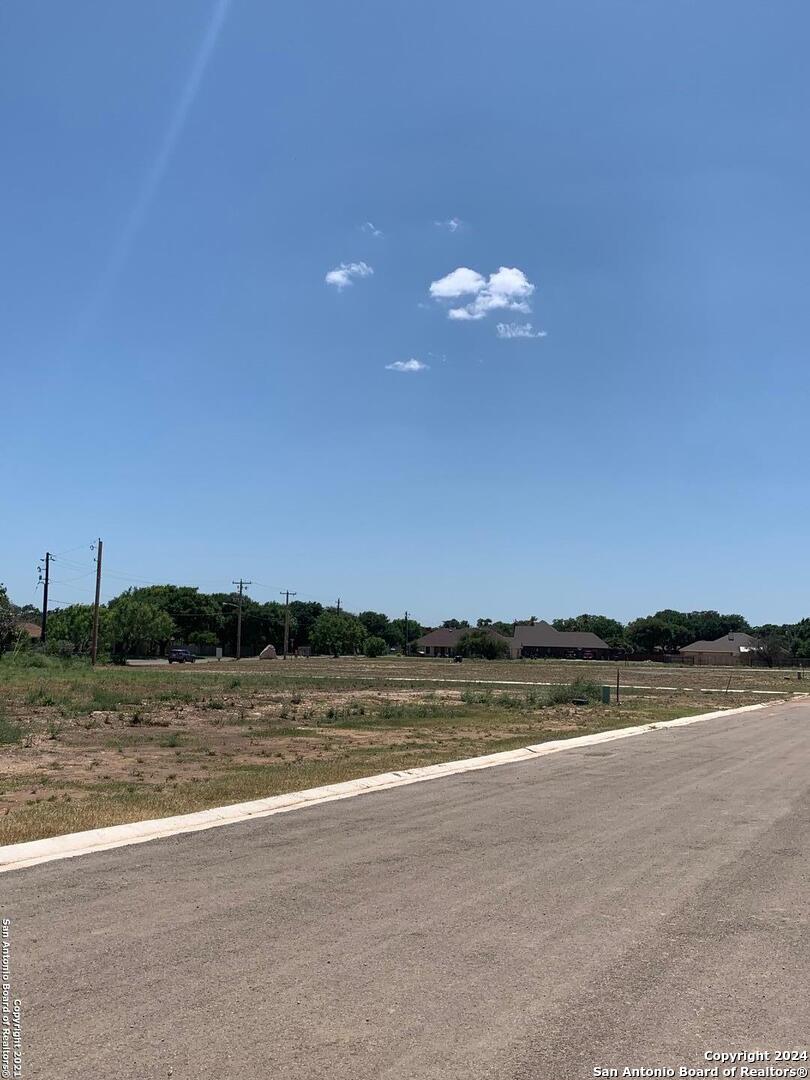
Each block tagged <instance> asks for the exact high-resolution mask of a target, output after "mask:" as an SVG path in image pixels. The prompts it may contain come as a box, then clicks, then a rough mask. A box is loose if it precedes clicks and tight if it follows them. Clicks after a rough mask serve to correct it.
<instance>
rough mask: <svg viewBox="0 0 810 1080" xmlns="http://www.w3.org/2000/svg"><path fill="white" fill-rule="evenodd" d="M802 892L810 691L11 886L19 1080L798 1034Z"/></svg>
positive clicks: (400, 1066) (392, 1066)
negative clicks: (19, 1013) (19, 1004)
mask: <svg viewBox="0 0 810 1080" xmlns="http://www.w3.org/2000/svg"><path fill="white" fill-rule="evenodd" d="M809 897H810V701H806V700H804V701H802V700H799V701H794V702H793V703H791V704H788V705H774V706H772V707H769V708H767V709H764V710H762V711H760V712H755V713H752V714H748V715H743V716H740V717H723V718H720V719H717V720H710V721H706V722H705V723H698V724H694V725H692V726H688V727H684V728H678V729H672V730H660V731H652V732H650V733H649V734H645V735H641V736H638V737H634V738H630V739H624V740H621V741H618V742H615V743H609V744H604V745H598V746H593V747H583V748H581V749H573V750H570V751H565V752H563V753H560V754H558V755H555V756H553V757H548V758H542V759H540V760H538V761H537V762H530V763H527V764H520V765H514V766H512V765H509V766H503V767H500V768H495V769H489V770H485V771H482V772H476V773H467V774H463V775H459V776H455V777H451V778H448V779H443V780H437V781H431V782H428V783H422V784H416V785H413V786H410V787H407V788H402V789H395V790H391V791H387V792H382V793H378V794H374V795H367V796H362V797H359V798H355V799H349V800H347V801H343V802H336V803H331V804H328V805H324V806H322V807H318V808H314V809H310V810H304V811H297V812H294V813H290V814H284V815H280V816H277V817H271V818H266V819H262V820H257V821H254V822H250V823H246V824H240V825H235V826H228V827H225V828H220V829H214V830H211V831H208V832H200V833H194V834H189V835H182V836H178V837H174V838H172V839H169V840H162V841H156V842H153V843H147V844H143V845H138V846H134V847H130V848H121V849H117V850H114V851H109V852H104V853H100V854H97V855H90V856H83V857H80V858H76V859H69V860H65V861H61V862H53V863H49V864H46V865H42V866H39V867H34V868H32V869H29V870H22V871H17V872H12V873H10V874H7V875H4V876H0V898H2V899H1V904H2V911H1V912H0V914H2V915H3V916H4V917H6V918H10V919H11V920H12V925H11V963H12V983H13V992H14V994H15V995H16V996H19V997H20V998H22V1001H23V1047H24V1052H25V1060H24V1072H23V1076H24V1077H25V1078H26V1080H28V1078H31V1080H33V1078H38V1080H74V1078H77V1077H103V1078H104V1080H147V1078H149V1080H151V1078H171V1080H181V1078H182V1080H186V1078H200V1080H202V1078H206V1080H207V1078H214V1077H223V1078H229V1080H231V1078H233V1080H366V1078H367V1080H372V1078H373V1080H379V1078H391V1080H394V1078H396V1080H450V1078H452V1080H478V1078H489V1080H580V1078H581V1080H585V1078H587V1077H591V1076H593V1075H594V1071H593V1070H594V1067H596V1066H600V1067H615V1068H618V1069H619V1075H621V1069H622V1068H623V1067H624V1066H643V1067H656V1066H670V1067H673V1068H675V1069H676V1075H677V1069H678V1067H679V1066H690V1067H693V1068H699V1067H706V1066H707V1065H709V1064H710V1063H709V1062H707V1061H706V1060H704V1053H705V1052H711V1051H738V1050H754V1049H764V1050H771V1051H775V1050H784V1049H792V1048H801V1047H808V1043H809V1042H810V1006H809V1005H808V1002H809V1001H810V992H808V991H809V989H810V988H809V987H808V972H810V919H809V918H808V908H810V900H809V899H808V898H809ZM772 1063H773V1062H772ZM799 1064H803V1065H805V1066H806V1065H807V1064H808V1063H807V1062H803V1063H799ZM738 1075H739V1073H738Z"/></svg>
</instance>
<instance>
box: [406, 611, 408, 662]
mask: <svg viewBox="0 0 810 1080" xmlns="http://www.w3.org/2000/svg"><path fill="white" fill-rule="evenodd" d="M405 655H406V656H407V655H408V612H407V611H406V612H405Z"/></svg>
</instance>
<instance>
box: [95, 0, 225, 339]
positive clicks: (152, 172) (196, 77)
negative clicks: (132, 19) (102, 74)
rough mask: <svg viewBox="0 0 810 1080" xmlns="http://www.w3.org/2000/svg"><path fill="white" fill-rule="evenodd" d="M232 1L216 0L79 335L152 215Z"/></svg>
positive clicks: (105, 295)
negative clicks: (154, 154)
mask: <svg viewBox="0 0 810 1080" xmlns="http://www.w3.org/2000/svg"><path fill="white" fill-rule="evenodd" d="M230 5H231V0H217V2H216V3H215V5H214V8H213V11H212V12H211V19H210V20H209V23H208V26H207V28H206V31H205V35H204V36H203V39H202V41H201V42H200V47H199V49H198V50H197V54H196V56H195V57H194V62H193V63H192V65H191V70H190V71H189V73H188V78H187V79H186V81H185V84H184V86H183V89H182V91H181V93H180V97H179V98H178V99H177V104H176V105H175V107H174V109H173V110H172V114H171V116H170V118H169V123H168V125H167V127H166V131H165V133H164V135H163V139H162V141H161V144H160V148H159V149H158V152H157V155H156V156H155V160H154V161H153V162H152V164H151V165H150V167H149V169H148V171H147V173H146V175H145V177H144V179H143V183H142V184H141V187H140V190H139V192H138V196H137V198H136V199H135V202H134V204H133V206H132V210H131V211H130V213H129V216H128V217H127V219H126V221H125V222H124V225H123V228H122V229H121V232H120V234H119V236H118V238H117V240H116V242H115V246H114V248H113V250H112V254H111V255H110V259H109V262H108V263H107V266H106V267H105V269H104V272H103V274H102V275H101V277H100V279H99V281H98V283H97V285H96V288H95V291H94V294H93V297H92V299H91V301H90V303H89V304H88V306H87V308H86V310H85V312H84V317H83V318H82V319H81V320H80V324H79V328H78V329H79V334H78V336H79V337H80V338H81V337H83V336H84V333H85V332H86V331H87V329H88V328H89V326H90V325H91V323H92V321H93V319H94V317H95V316H96V315H97V314H98V312H99V311H100V309H101V308H102V306H103V304H104V301H105V300H106V298H107V296H108V295H109V293H110V291H111V289H112V287H113V286H114V285H115V283H116V281H117V280H118V278H119V276H120V274H121V271H122V270H123V269H124V267H125V266H126V264H127V262H128V261H129V257H130V254H131V253H132V248H133V246H134V244H135V241H136V239H137V237H138V233H139V232H140V231H141V229H142V228H143V226H144V223H145V221H146V219H147V217H148V216H149V210H150V208H151V206H152V203H153V202H154V199H155V195H156V194H157V192H158V188H159V187H160V183H161V181H162V179H163V176H164V174H165V172H166V169H167V167H168V165H169V162H170V160H171V157H172V154H173V153H174V149H175V147H176V146H177V142H178V140H179V138H180V136H181V134H182V132H183V128H184V127H185V124H186V120H187V119H188V114H189V112H190V111H191V108H192V106H193V104H194V101H195V99H196V97H197V94H198V93H199V91H200V86H201V85H202V81H203V79H204V78H205V72H206V69H207V67H208V63H209V61H210V59H211V56H212V54H213V52H214V49H215V48H216V45H217V41H218V40H219V35H220V33H221V31H222V27H223V25H224V23H225V19H226V18H227V15H228V9H229V8H230Z"/></svg>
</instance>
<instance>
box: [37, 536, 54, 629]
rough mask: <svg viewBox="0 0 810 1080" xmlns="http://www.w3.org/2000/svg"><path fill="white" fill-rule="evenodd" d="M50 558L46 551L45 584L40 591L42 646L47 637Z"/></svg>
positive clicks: (51, 556)
mask: <svg viewBox="0 0 810 1080" xmlns="http://www.w3.org/2000/svg"><path fill="white" fill-rule="evenodd" d="M52 558H53V555H51V553H50V551H46V552H45V582H44V585H45V587H44V589H43V591H42V623H41V627H42V630H41V633H40V635H39V640H40V643H41V644H42V645H44V644H45V639H46V638H47V636H48V582H49V580H50V575H51V559H52ZM40 572H41V571H40Z"/></svg>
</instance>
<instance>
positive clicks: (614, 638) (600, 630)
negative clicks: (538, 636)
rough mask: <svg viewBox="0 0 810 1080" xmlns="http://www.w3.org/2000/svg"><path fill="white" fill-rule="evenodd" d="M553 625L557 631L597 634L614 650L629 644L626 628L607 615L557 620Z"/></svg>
mask: <svg viewBox="0 0 810 1080" xmlns="http://www.w3.org/2000/svg"><path fill="white" fill-rule="evenodd" d="M551 625H552V626H553V627H554V629H555V630H563V631H568V632H571V631H577V632H579V633H590V634H596V636H597V637H600V638H601V639H602V641H604V642H605V643H606V644H608V645H610V647H611V648H614V649H621V648H624V646H625V645H626V644H627V641H626V638H625V630H624V626H623V625H622V624H621V623H620V622H618V621H617V620H616V619H610V618H608V616H607V615H576V616H574V618H572V619H555V620H554V621H553V622H552V624H551Z"/></svg>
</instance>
